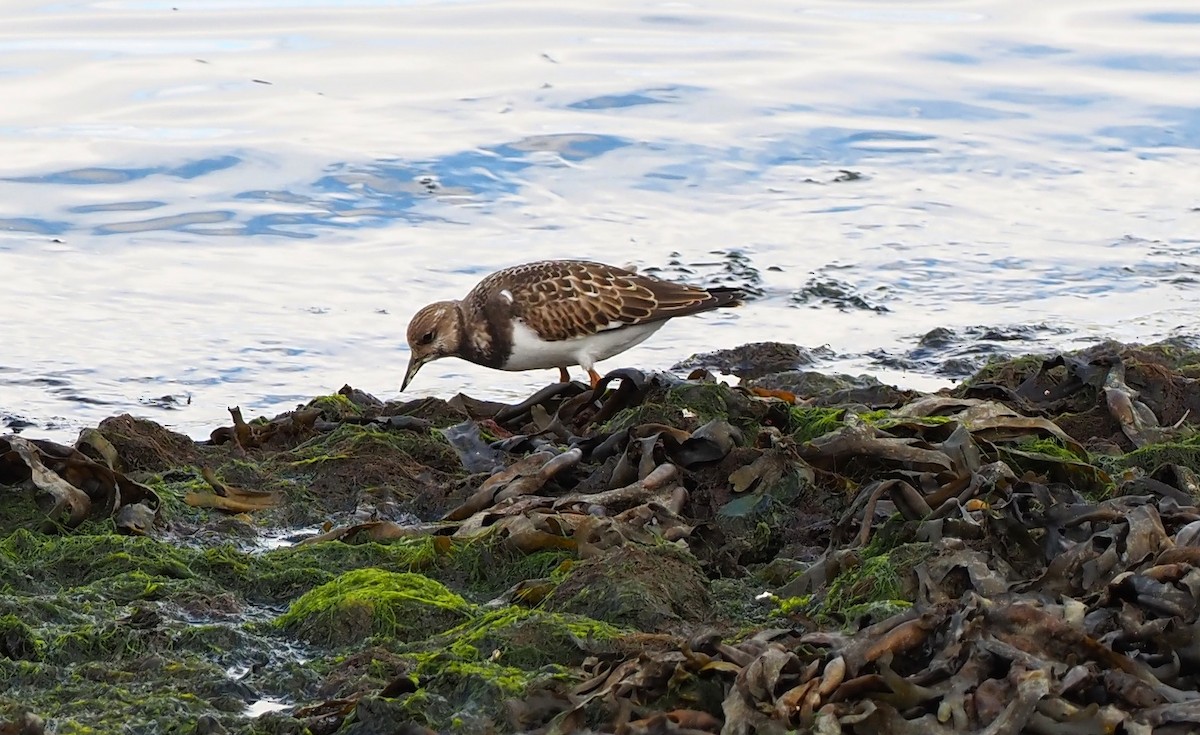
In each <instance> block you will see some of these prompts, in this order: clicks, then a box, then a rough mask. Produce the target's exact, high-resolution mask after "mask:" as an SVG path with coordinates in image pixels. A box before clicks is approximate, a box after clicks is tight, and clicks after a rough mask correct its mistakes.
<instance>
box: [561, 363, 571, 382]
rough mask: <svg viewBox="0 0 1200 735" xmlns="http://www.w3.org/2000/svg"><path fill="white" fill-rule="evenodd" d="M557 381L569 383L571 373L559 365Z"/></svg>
mask: <svg viewBox="0 0 1200 735" xmlns="http://www.w3.org/2000/svg"><path fill="white" fill-rule="evenodd" d="M558 382H560V383H570V382H571V374H570V373H568V372H567V369H566V368H565V367H560V368H559V369H558Z"/></svg>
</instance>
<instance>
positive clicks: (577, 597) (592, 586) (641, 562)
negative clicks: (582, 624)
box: [542, 543, 711, 631]
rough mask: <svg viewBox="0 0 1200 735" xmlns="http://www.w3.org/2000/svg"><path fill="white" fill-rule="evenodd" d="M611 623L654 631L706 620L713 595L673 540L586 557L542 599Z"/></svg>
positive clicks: (555, 607) (694, 563)
mask: <svg viewBox="0 0 1200 735" xmlns="http://www.w3.org/2000/svg"><path fill="white" fill-rule="evenodd" d="M542 605H543V608H544V609H546V610H552V611H557V612H568V613H575V614H578V615H582V616H585V617H588V618H592V619H594V620H600V621H603V622H606V623H610V624H612V625H616V626H620V627H627V628H634V629H637V630H642V631H657V630H661V629H663V628H664V627H665V626H668V625H670V624H672V623H675V622H677V621H680V620H690V621H698V620H704V619H707V617H708V616H709V614H710V612H711V599H710V596H709V592H708V586H707V584H706V580H705V578H704V574H703V572H702V570H701V569H700V565H699V564H698V563H697V561H696V559H695V557H693V556H692V554H691V553H690V552H689V551H687V550H686V548H681V547H679V546H675V545H674V544H666V543H663V544H659V545H657V546H649V547H641V546H632V545H631V546H625V547H617V548H614V549H610V550H608V551H606V552H604V553H603V554H601V555H599V556H596V557H592V558H588V559H584V560H582V561H579V562H577V563H575V564H573V565H572V566H571V569H570V570H569V571H568V572H567V573H566V575H565V578H564V579H563V580H562V582H560V583H559V584H558V586H557V587H556V588H555V589H554V591H553V592H552V593H551V594H550V596H549V597H548V598H547V599H546V600H545V602H543V603H542Z"/></svg>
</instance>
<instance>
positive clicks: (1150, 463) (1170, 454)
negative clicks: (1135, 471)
mask: <svg viewBox="0 0 1200 735" xmlns="http://www.w3.org/2000/svg"><path fill="white" fill-rule="evenodd" d="M1111 461H1112V462H1113V464H1114V465H1116V466H1117V467H1120V468H1129V467H1138V468H1140V469H1142V470H1145V471H1147V472H1153V471H1154V470H1157V469H1158V468H1159V467H1162V466H1163V465H1167V464H1177V465H1182V466H1184V467H1187V468H1188V469H1190V470H1192V471H1193V472H1200V433H1193V434H1190V435H1188V436H1184V437H1182V438H1180V439H1177V440H1174V441H1168V442H1160V443H1157V444H1147V445H1146V446H1144V447H1139V448H1138V449H1134V450H1133V451H1131V452H1127V453H1125V454H1124V455H1122V456H1120V457H1117V458H1115V459H1114V460H1111Z"/></svg>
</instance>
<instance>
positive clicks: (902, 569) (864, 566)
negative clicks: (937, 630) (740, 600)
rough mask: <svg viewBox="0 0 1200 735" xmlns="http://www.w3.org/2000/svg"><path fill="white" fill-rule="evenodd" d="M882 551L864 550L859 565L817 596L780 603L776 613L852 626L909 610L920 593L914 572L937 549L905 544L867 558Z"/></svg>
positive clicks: (786, 600) (919, 543) (785, 600)
mask: <svg viewBox="0 0 1200 735" xmlns="http://www.w3.org/2000/svg"><path fill="white" fill-rule="evenodd" d="M881 546H882V544H881ZM878 548H879V547H875V548H874V549H872V548H871V547H868V548H867V549H864V550H863V556H862V557H861V559H860V560H859V562H858V563H857V564H850V565H848V566H847V567H845V568H843V569H842V570H841V572H840V573H839V574H838V575H837V576H836V577H834V578H833V579H832V580H831V581H830V582H829V584H828V585H826V587H825V588H824V589H822V590H820V591H818V592H817V593H816V594H811V595H804V596H801V597H791V598H783V599H781V600H776V601H775V607H776V612H777V613H778V614H780V615H788V614H794V613H796V612H802V613H803V614H805V615H807V616H811V617H812V618H814V619H815V620H817V621H820V622H823V623H835V624H836V623H839V622H840V623H841V624H850V623H853V622H854V621H856V620H857V619H859V618H862V617H864V616H869V617H871V618H873V619H882V618H884V617H887V616H889V615H893V614H895V613H897V612H900V611H902V610H905V609H908V608H909V607H911V606H912V604H913V599H912V598H913V596H914V595H915V593H916V584H915V574H914V572H913V570H914V569H915V568H916V566H917V565H918V564H920V563H921V562H923V561H925V560H926V559H928V558H929V557H930V556H931V555H932V554H933V553H934V552H933V546H932V544H929V543H927V542H918V543H902V544H899V545H897V546H895V547H893V548H891V549H889V550H887V551H881V552H879V553H874V555H870V556H868V555H867V554H868V553H872V552H875V551H876V550H878Z"/></svg>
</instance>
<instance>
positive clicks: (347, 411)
mask: <svg viewBox="0 0 1200 735" xmlns="http://www.w3.org/2000/svg"><path fill="white" fill-rule="evenodd" d="M304 407H305V408H315V409H318V410H319V411H320V412H321V415H323V416H325V417H326V418H327V419H329V420H331V421H334V420H337V419H342V418H346V417H349V416H355V417H357V416H362V415H363V409H362V407H361V406H359V405H358V404H357V403H355V402H354V401H351V400H350V399H349V398H348V397H346V396H344V395H342V394H341V393H330V394H329V395H324V396H317V397H316V398H313V399H312V400H310V401H309V402H308V403H306V404H304Z"/></svg>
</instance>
